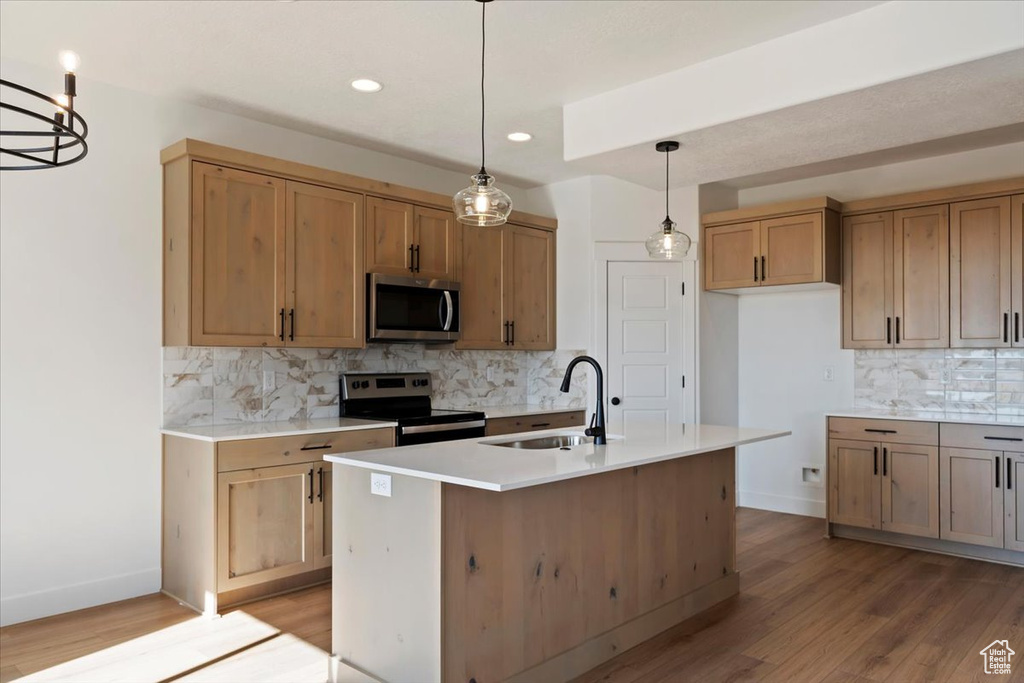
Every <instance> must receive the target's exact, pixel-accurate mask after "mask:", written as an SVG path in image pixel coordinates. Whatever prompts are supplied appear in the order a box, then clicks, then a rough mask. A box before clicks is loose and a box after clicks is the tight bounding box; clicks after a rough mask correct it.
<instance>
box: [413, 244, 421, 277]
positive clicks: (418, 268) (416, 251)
mask: <svg viewBox="0 0 1024 683" xmlns="http://www.w3.org/2000/svg"><path fill="white" fill-rule="evenodd" d="M413 255H414V256H415V257H416V272H417V273H418V272H420V245H418V244H417V245H416V248H415V249H414V250H413Z"/></svg>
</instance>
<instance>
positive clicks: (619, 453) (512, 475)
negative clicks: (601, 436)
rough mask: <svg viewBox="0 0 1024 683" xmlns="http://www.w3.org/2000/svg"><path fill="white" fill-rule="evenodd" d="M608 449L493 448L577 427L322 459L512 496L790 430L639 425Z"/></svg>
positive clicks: (569, 431) (615, 439)
mask: <svg viewBox="0 0 1024 683" xmlns="http://www.w3.org/2000/svg"><path fill="white" fill-rule="evenodd" d="M609 431H610V432H611V434H612V436H609V437H608V444H607V445H605V446H595V445H593V444H583V445H580V446H573V447H571V448H570V449H569V450H559V449H557V448H552V449H544V450H528V449H519V448H505V447H501V446H495V445H493V444H495V443H501V442H504V441H515V440H517V439H534V438H538V437H542V436H547V435H552V434H582V433H583V432H582V430H581V429H549V430H545V431H540V432H527V433H521V434H506V435H504V436H496V437H488V438H484V439H481V438H479V437H478V438H473V439H463V440H461V441H448V442H442V443H433V444H423V445H419V446H403V447H401V448H381V449H377V450H372V451H359V452H356V453H344V454H338V455H325V456H324V460H329V461H331V462H335V463H339V464H341V465H351V466H353V467H361V468H364V469H370V470H374V471H376V472H390V473H392V474H404V475H408V476H411V477H418V478H421V479H431V480H434V481H441V482H445V483H448V484H459V485H461V486H469V487H472V488H478V489H487V490H489V491H510V490H512V489H519V488H526V487H528V486H537V485H540V484H549V483H551V482H554V481H560V480H563V479H575V478H577V477H585V476H588V475H591V474H599V473H601V472H609V471H611V470H618V469H622V468H625V467H635V466H638V465H647V464H650V463H654V462H659V461H662V460H673V459H675V458H682V457H686V456H690V455H697V454H700V453H707V452H710V451H716V450H720V449H723V448H733V447H735V446H741V445H743V444H748V443H754V442H755V441H765V440H767V439H777V438H779V437H782V436H788V435H789V434H790V432H788V431H777V430H770V429H746V428H740V427H721V426H717V425H700V424H689V425H681V424H670V425H667V426H665V427H661V426H655V427H654V428H651V426H650V425H644V426H643V427H642V428H637V429H635V430H634V431H635V433H633V432H628V433H626V434H625V435H623V436H617V435H616V434H622V432H621V431H616V430H614V429H610V430H609Z"/></svg>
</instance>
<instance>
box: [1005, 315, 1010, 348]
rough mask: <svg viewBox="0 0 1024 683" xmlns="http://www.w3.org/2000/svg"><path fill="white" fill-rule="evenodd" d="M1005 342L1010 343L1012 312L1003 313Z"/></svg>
mask: <svg viewBox="0 0 1024 683" xmlns="http://www.w3.org/2000/svg"><path fill="white" fill-rule="evenodd" d="M1003 343H1004V344H1008V343H1010V314H1009V313H1003Z"/></svg>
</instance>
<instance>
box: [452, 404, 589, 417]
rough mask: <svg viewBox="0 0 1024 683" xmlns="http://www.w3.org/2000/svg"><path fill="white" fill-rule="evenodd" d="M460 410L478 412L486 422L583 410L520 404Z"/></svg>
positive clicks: (473, 407)
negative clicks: (504, 418) (481, 413)
mask: <svg viewBox="0 0 1024 683" xmlns="http://www.w3.org/2000/svg"><path fill="white" fill-rule="evenodd" d="M462 410H479V411H482V412H483V414H484V415H485V416H486V417H487V419H488V420H494V419H497V418H502V417H520V416H522V415H551V414H552V413H574V412H576V411H577V410H585V409H584V408H564V407H563V408H558V407H548V408H545V407H543V406H536V405H530V404H528V403H520V404H517V405H510V406H484V407H480V406H471V407H468V408H462Z"/></svg>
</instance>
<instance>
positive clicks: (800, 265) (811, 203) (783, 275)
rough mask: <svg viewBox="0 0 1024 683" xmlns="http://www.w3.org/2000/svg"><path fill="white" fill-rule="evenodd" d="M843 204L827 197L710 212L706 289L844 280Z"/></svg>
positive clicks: (706, 218) (706, 229)
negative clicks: (840, 236)
mask: <svg viewBox="0 0 1024 683" xmlns="http://www.w3.org/2000/svg"><path fill="white" fill-rule="evenodd" d="M838 206H839V205H838V202H835V200H832V199H829V198H827V197H822V198H819V199H815V200H808V201H805V202H787V203H785V204H777V205H772V206H766V207H758V208H756V209H738V210H736V211H724V212H719V213H714V214H706V215H705V216H704V217H703V222H704V226H705V227H704V289H706V290H742V289H747V288H753V287H770V286H775V285H800V284H814V283H818V284H820V283H825V282H831V283H833V284H839V278H840V244H839V214H838V212H837V211H836V209H837V208H838ZM801 209H803V210H801Z"/></svg>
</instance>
